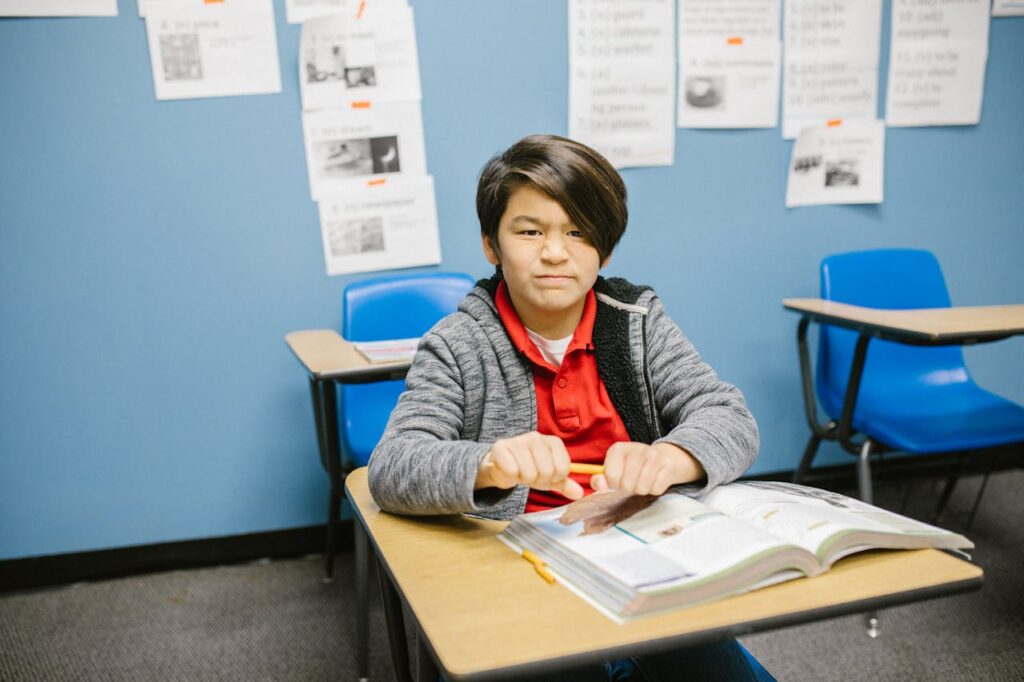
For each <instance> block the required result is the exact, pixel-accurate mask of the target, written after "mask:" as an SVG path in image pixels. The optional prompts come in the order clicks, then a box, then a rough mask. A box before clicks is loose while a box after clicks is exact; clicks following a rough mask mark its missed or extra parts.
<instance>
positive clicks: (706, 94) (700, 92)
mask: <svg viewBox="0 0 1024 682" xmlns="http://www.w3.org/2000/svg"><path fill="white" fill-rule="evenodd" d="M685 87H686V95H685V97H686V104H687V105H688V106H690V107H693V108H694V109H717V108H720V107H721V106H722V104H723V102H724V100H725V77H724V76H687V78H686V84H685Z"/></svg>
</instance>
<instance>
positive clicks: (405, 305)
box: [289, 273, 473, 680]
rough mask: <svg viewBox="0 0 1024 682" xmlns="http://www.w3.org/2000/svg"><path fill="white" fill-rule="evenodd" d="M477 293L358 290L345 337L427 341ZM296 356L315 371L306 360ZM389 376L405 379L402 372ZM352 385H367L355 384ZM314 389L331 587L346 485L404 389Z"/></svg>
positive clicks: (369, 380)
mask: <svg viewBox="0 0 1024 682" xmlns="http://www.w3.org/2000/svg"><path fill="white" fill-rule="evenodd" d="M472 286H473V278H471V277H470V276H469V275H463V274H455V273H430V274H416V275H392V276H387V277H378V278H374V279H368V280H363V281H360V282H354V283H352V284H349V285H348V286H347V287H345V291H344V294H343V295H342V323H341V333H342V336H343V337H344V338H345V339H346V340H348V341H350V342H359V341H383V340H386V339H405V338H412V337H417V336H422V335H423V334H424V333H426V332H427V330H429V329H430V328H431V327H432V326H433V325H434V323H435V322H437V321H438V320H440V319H441V318H442V317H444V316H445V315H447V314H449V313H452V312H454V311H455V309H456V308H457V307H458V303H459V301H461V300H462V298H463V297H464V296H465V295H466V293H467V292H468V291H469V290H470V289H471V288H472ZM291 343H292V342H291V341H289V345H291ZM292 349H293V351H294V350H296V348H295V347H294V346H293V348H292ZM296 353H297V354H298V355H299V356H300V359H302V360H303V363H304V364H306V365H307V368H310V365H309V363H308V362H307V360H305V359H303V358H302V353H301V352H299V351H296ZM387 375H390V376H402V375H404V369H403V370H402V372H400V373H398V374H396V373H395V372H387V373H385V375H384V376H387ZM337 381H342V380H340V379H338V380H337ZM353 381H354V382H362V383H354V384H353V383H350V382H353ZM309 382H310V390H311V393H312V398H313V415H314V418H315V421H316V433H317V444H318V446H319V450H320V460H321V463H322V464H323V466H324V469H326V470H327V474H328V476H329V478H330V481H331V490H330V494H329V499H328V511H327V542H326V545H327V546H326V549H325V574H326V579H327V580H330V579H332V577H333V575H334V554H335V552H336V550H337V527H338V525H339V521H340V518H341V500H342V496H343V494H344V485H345V478H346V476H347V475H348V473H349V472H351V471H352V470H353V469H355V468H358V467H361V466H365V465H366V464H367V462H368V461H369V459H370V454H371V453H372V452H373V448H374V447H375V446H376V444H377V441H378V440H380V437H381V434H383V432H384V428H385V427H386V426H387V421H388V417H389V416H390V414H391V410H392V409H394V406H395V403H396V402H397V401H398V396H399V394H400V393H401V392H402V390H403V388H404V386H405V382H404V381H402V380H399V379H396V380H391V381H386V380H383V379H382V378H381V375H376V376H371V375H364V376H362V377H356V378H348V379H345V380H344V383H342V385H341V386H340V390H339V387H338V386H337V385H336V381H335V380H332V379H327V378H322V377H318V376H316V372H311V374H310V379H309ZM339 423H340V425H341V428H340V429H339ZM339 431H340V433H339ZM355 526H356V528H355V544H356V552H355V554H356V556H355V567H356V602H357V603H356V640H357V641H356V667H357V669H358V674H359V678H360V679H361V680H365V679H366V678H367V674H368V670H369V656H368V634H369V632H368V631H369V607H368V605H369V601H368V597H369V570H370V553H369V548H368V546H367V538H366V534H365V532H363V531H362V527H361V525H360V524H358V523H357V524H355Z"/></svg>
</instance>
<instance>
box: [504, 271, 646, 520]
mask: <svg viewBox="0 0 1024 682" xmlns="http://www.w3.org/2000/svg"><path fill="white" fill-rule="evenodd" d="M495 304H496V305H497V307H498V316H499V317H500V318H501V322H502V324H504V325H505V329H506V330H507V331H508V335H509V337H510V338H511V339H512V343H513V345H515V347H516V349H517V350H519V352H520V353H522V354H523V355H525V356H526V357H527V358H528V359H529V360H530V362H531V363H533V383H534V386H535V387H536V391H537V431H539V432H540V433H543V434H547V435H551V436H558V437H559V438H561V439H562V442H563V443H565V447H566V449H567V450H568V451H569V457H570V458H571V459H572V461H574V462H586V463H589V464H601V463H603V462H604V454H605V452H607V450H608V448H609V447H611V445H612V443H617V442H619V441H628V440H630V438H629V433H628V432H627V431H626V426H625V424H623V423H622V419H621V418H620V417H619V413H618V412H617V411H616V410H615V406H614V405H613V404H612V401H611V398H609V397H608V391H607V389H605V387H604V382H603V381H601V377H600V376H599V375H598V373H597V358H596V357H595V356H594V344H593V331H594V317H595V315H596V314H597V297H596V296H595V295H594V291H593V290H590V291H589V292H587V298H586V301H585V302H584V304H583V317H582V318H581V319H580V323H579V324H578V325H577V326H576V331H575V332H574V333H573V336H572V341H570V342H569V347H568V348H566V350H565V357H564V358H563V359H562V366H561V367H555V366H554V365H552V364H551V363H549V362H548V361H547V360H545V359H544V356H543V355H541V352H540V350H539V349H538V348H537V346H536V345H535V344H534V343H533V341H532V340H530V337H529V336H528V335H527V334H526V327H524V326H523V323H522V321H520V319H519V315H517V314H516V310H515V308H513V307H512V300H511V299H510V298H509V296H508V289H507V288H506V287H505V282H501V283H499V284H498V292H497V296H496V297H495ZM571 476H572V477H573V478H574V479H576V481H577V482H578V483H579V484H580V485H581V486H583V490H584V491H585V492H586V494H590V493H591V492H593V491H592V490H591V489H590V476H589V475H587V474H571ZM567 502H569V499H568V498H566V497H565V496H564V495H562V494H560V493H556V492H554V491H549V490H530V495H529V497H528V498H527V501H526V511H528V512H531V511H538V510H540V509H550V508H551V507H559V506H561V505H563V504H566V503H567Z"/></svg>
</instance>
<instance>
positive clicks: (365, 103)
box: [352, 100, 370, 109]
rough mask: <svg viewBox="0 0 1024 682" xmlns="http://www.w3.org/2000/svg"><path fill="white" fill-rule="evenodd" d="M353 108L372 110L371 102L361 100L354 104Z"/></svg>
mask: <svg viewBox="0 0 1024 682" xmlns="http://www.w3.org/2000/svg"><path fill="white" fill-rule="evenodd" d="M352 108H353V109H369V108H370V102H369V100H361V101H359V102H352Z"/></svg>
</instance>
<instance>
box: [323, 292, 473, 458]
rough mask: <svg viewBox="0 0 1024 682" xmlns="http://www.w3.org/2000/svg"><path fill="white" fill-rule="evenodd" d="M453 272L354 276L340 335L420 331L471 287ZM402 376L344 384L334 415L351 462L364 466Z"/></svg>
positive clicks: (396, 335)
mask: <svg viewBox="0 0 1024 682" xmlns="http://www.w3.org/2000/svg"><path fill="white" fill-rule="evenodd" d="M473 282H474V280H473V278H472V277H470V276H469V275H464V274H456V273H428V274H419V275H395V276H389V277H378V278H374V279H367V280H363V281H360V282H353V283H352V284H349V285H348V286H347V287H346V288H345V292H344V295H343V299H342V320H341V335H342V336H343V337H345V338H346V339H348V340H349V341H383V340H385V339H405V338H411V337H414V336H422V335H423V334H425V333H426V332H427V330H428V329H430V328H431V327H433V326H434V323H435V322H437V321H438V320H440V319H441V318H442V317H444V316H445V315H448V314H449V313H453V312H455V309H456V308H457V307H458V304H459V301H461V300H462V299H463V297H465V295H466V293H468V292H469V290H470V289H471V288H472V287H473ZM404 387H405V382H404V381H384V382H378V383H373V384H345V385H342V386H341V387H340V389H341V390H340V395H339V398H340V400H339V402H338V416H339V420H340V423H341V425H342V429H341V438H342V452H343V453H344V458H345V462H344V464H346V465H348V466H349V467H350V468H353V469H354V468H357V467H361V466H365V465H366V463H367V462H368V461H369V460H370V453H372V452H373V448H374V447H376V445H377V441H378V440H380V437H381V434H383V433H384V427H385V426H387V423H388V417H389V416H390V414H391V410H392V409H393V408H394V407H395V403H396V402H397V401H398V396H399V394H401V392H402V389H403V388H404Z"/></svg>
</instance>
